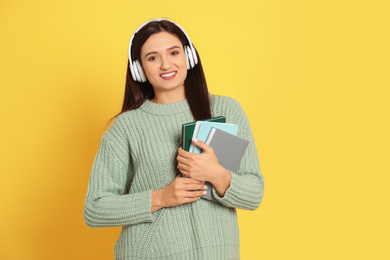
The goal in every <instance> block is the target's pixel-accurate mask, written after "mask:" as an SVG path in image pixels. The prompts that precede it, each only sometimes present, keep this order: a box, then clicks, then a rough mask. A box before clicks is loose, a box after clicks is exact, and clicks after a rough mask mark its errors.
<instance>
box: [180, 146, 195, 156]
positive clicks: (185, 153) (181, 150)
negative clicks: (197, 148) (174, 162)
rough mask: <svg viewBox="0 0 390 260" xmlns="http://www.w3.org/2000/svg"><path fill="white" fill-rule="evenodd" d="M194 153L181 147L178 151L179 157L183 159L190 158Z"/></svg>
mask: <svg viewBox="0 0 390 260" xmlns="http://www.w3.org/2000/svg"><path fill="white" fill-rule="evenodd" d="M192 154H193V153H190V152H187V151H186V150H184V149H183V148H181V147H179V149H178V156H181V157H183V158H190V157H191V155H192Z"/></svg>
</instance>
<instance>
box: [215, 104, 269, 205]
mask: <svg viewBox="0 0 390 260" xmlns="http://www.w3.org/2000/svg"><path fill="white" fill-rule="evenodd" d="M232 106H233V108H232V110H233V111H234V113H233V114H232V118H231V121H232V123H235V124H238V125H239V130H238V133H237V135H238V136H239V137H241V138H243V139H246V140H248V141H249V144H248V148H247V150H246V151H245V153H244V156H243V157H242V160H241V162H240V165H239V167H238V170H237V172H230V171H229V172H230V173H231V175H232V178H231V181H230V186H229V188H228V189H227V190H226V192H225V195H224V196H223V197H221V196H220V195H219V194H218V192H217V191H216V190H215V189H214V188H213V195H214V197H215V199H216V200H218V201H219V202H220V203H221V204H222V205H225V206H227V207H232V208H241V209H247V210H255V209H257V208H258V207H259V205H260V203H261V201H262V199H263V194H264V179H263V176H262V174H261V172H260V163H259V158H258V153H257V149H256V145H255V140H254V138H253V134H252V130H251V128H250V125H249V121H248V118H247V116H246V114H245V112H244V110H243V109H242V107H241V105H240V104H239V103H238V102H237V101H235V100H234V102H233V105H232ZM229 121H230V120H229Z"/></svg>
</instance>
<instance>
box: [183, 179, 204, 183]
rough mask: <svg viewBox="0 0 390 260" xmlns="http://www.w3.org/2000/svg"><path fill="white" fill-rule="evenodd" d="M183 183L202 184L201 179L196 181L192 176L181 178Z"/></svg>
mask: <svg viewBox="0 0 390 260" xmlns="http://www.w3.org/2000/svg"><path fill="white" fill-rule="evenodd" d="M182 183H183V184H203V182H202V181H198V180H195V179H192V178H182Z"/></svg>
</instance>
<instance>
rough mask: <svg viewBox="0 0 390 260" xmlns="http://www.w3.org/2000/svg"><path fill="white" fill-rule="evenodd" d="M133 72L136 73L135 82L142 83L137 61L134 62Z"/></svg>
mask: <svg viewBox="0 0 390 260" xmlns="http://www.w3.org/2000/svg"><path fill="white" fill-rule="evenodd" d="M133 72H134V77H133V79H134V81H138V82H139V81H140V76H139V73H138V67H137V61H136V60H135V61H134V62H133Z"/></svg>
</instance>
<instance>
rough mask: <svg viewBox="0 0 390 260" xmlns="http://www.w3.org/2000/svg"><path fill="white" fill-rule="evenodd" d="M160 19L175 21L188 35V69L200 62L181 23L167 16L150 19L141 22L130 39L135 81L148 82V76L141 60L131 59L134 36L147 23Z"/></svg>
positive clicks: (132, 73)
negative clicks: (166, 17)
mask: <svg viewBox="0 0 390 260" xmlns="http://www.w3.org/2000/svg"><path fill="white" fill-rule="evenodd" d="M160 21H168V22H171V23H173V24H174V25H176V26H177V27H179V28H180V29H181V31H182V32H183V33H184V35H185V36H186V37H187V40H188V43H189V45H186V46H184V54H185V56H186V62H187V70H189V69H192V68H193V67H195V65H196V64H198V57H197V56H196V51H195V48H194V46H193V45H192V42H191V40H190V37H189V36H188V35H187V33H186V32H185V31H184V29H183V28H182V27H181V26H180V25H178V24H177V23H175V22H174V21H171V20H169V19H165V18H157V19H152V20H149V21H147V22H145V23H143V24H141V25H140V26H139V27H138V28H137V29H136V30H135V32H134V33H133V35H132V36H131V39H130V44H129V62H130V72H131V76H132V78H133V80H134V81H138V82H146V81H147V78H146V76H145V73H144V70H143V69H142V66H141V64H140V63H139V61H138V60H134V61H132V59H131V46H132V45H133V40H134V36H135V35H136V34H137V32H138V31H139V30H141V29H142V28H143V27H144V26H145V25H147V24H149V23H151V22H160Z"/></svg>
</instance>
